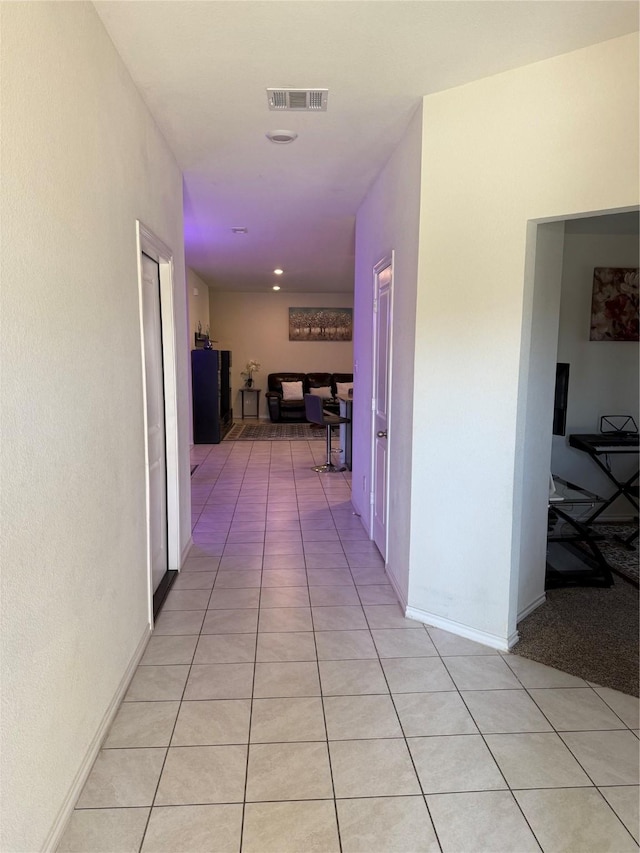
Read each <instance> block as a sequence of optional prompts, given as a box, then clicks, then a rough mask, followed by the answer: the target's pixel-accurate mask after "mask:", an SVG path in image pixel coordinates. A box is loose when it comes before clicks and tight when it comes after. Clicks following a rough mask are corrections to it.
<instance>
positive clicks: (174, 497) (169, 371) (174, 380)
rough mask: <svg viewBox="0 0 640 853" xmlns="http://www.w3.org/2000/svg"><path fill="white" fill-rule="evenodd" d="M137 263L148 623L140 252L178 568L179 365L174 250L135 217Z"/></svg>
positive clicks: (171, 561)
mask: <svg viewBox="0 0 640 853" xmlns="http://www.w3.org/2000/svg"><path fill="white" fill-rule="evenodd" d="M136 246H137V265H138V307H139V314H140V367H141V370H142V393H143V418H144V449H145V463H144V476H145V502H146V528H147V542H146V546H147V547H146V550H147V589H148V601H147V606H148V613H149V624H150V625H153V580H152V575H151V553H152V551H151V503H150V485H149V447H148V439H147V426H148V425H147V383H146V377H145V370H144V358H145V355H144V317H143V309H142V287H143V284H142V253H143V252H144V254H145V255H148V256H149V257H150V258H152V260H154V261H156V262H157V264H158V267H159V274H160V326H161V329H162V366H163V371H164V420H165V445H166V466H167V569H168V570H169V571H179V569H180V480H179V464H178V463H179V452H178V369H177V345H176V324H175V313H174V293H173V282H174V269H173V252H172V251H171V249H170V248H169V247H168V246H166V245H165V244H164V243H163V242H162V240H160V238H159V237H156V235H155V234H154V233H153V232H152V231H151V230H150V229H149V228H147V227H146V226H145V225H144V224H143V223H142V222H140V220H139V219H137V220H136Z"/></svg>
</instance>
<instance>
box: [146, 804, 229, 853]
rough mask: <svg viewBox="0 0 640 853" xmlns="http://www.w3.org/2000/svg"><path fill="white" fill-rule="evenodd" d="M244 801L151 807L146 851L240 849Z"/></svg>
mask: <svg viewBox="0 0 640 853" xmlns="http://www.w3.org/2000/svg"><path fill="white" fill-rule="evenodd" d="M241 830H242V805H240V804H239V803H237V804H231V805H207V806H158V807H156V808H154V809H152V811H151V818H150V820H149V826H148V828H147V831H146V834H145V838H144V845H143V847H142V853H176V851H178V850H181V851H189V853H210V851H215V853H237V851H238V850H239V849H240V833H241Z"/></svg>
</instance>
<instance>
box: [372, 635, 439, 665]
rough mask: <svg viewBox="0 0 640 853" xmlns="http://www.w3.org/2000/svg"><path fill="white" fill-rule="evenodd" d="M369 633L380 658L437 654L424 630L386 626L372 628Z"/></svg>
mask: <svg viewBox="0 0 640 853" xmlns="http://www.w3.org/2000/svg"><path fill="white" fill-rule="evenodd" d="M371 635H372V636H373V641H374V643H375V644H376V648H377V650H378V654H379V655H380V657H381V658H417V657H433V656H436V655H437V654H438V653H437V652H436V649H435V646H434V645H433V643H432V642H431V640H430V639H429V636H428V635H427V633H426V631H406V630H405V629H404V628H386V629H383V630H372V631H371Z"/></svg>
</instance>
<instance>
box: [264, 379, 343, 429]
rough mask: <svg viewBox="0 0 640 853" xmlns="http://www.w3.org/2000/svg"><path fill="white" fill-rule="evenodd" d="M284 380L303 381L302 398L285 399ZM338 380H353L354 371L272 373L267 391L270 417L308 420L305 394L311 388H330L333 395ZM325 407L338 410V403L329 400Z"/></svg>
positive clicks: (280, 419)
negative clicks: (305, 411)
mask: <svg viewBox="0 0 640 853" xmlns="http://www.w3.org/2000/svg"><path fill="white" fill-rule="evenodd" d="M283 382H302V394H303V397H302V399H301V400H284V399H283V390H282V383H283ZM337 382H353V373H291V372H286V373H270V374H269V375H268V377H267V384H268V387H269V390H268V391H267V393H266V395H265V396H266V398H267V406H268V407H269V417H270V418H271V420H272V421H273V422H274V423H275V422H277V421H298V422H304V421H306V417H305V414H304V395H305V394H309V393H310V390H309V389H310V388H330V389H331V397H335V396H336V394H337V389H336V383H337ZM325 408H327V409H329V410H335V411H337V403H332V402H331V400H327V402H326V404H325Z"/></svg>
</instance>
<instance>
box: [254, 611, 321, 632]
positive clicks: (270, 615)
mask: <svg viewBox="0 0 640 853" xmlns="http://www.w3.org/2000/svg"><path fill="white" fill-rule="evenodd" d="M312 630H313V623H312V621H311V608H310V607H271V608H267V609H264V610H261V611H260V619H259V620H258V631H265V632H266V631H275V632H278V633H280V632H283V631H312Z"/></svg>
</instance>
